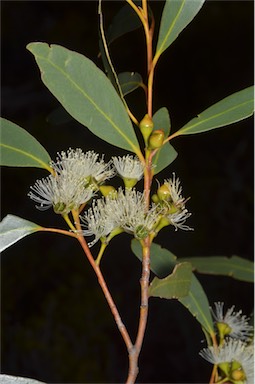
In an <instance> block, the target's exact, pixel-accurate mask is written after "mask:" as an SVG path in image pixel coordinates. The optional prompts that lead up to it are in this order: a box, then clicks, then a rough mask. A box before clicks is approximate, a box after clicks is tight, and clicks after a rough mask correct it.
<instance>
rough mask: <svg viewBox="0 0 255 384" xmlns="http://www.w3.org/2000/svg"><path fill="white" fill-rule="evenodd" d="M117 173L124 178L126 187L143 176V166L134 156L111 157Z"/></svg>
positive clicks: (131, 185) (132, 184)
mask: <svg viewBox="0 0 255 384" xmlns="http://www.w3.org/2000/svg"><path fill="white" fill-rule="evenodd" d="M112 161H113V164H114V166H115V168H116V170H117V172H118V174H119V175H120V176H121V177H122V178H123V179H124V182H125V186H126V187H131V188H132V187H133V186H134V185H135V184H136V183H137V181H139V180H141V178H142V177H143V171H144V166H143V164H142V163H141V161H140V160H139V159H138V157H136V156H132V155H126V156H123V157H120V156H119V157H115V156H114V157H112Z"/></svg>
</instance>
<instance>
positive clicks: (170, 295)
mask: <svg viewBox="0 0 255 384" xmlns="http://www.w3.org/2000/svg"><path fill="white" fill-rule="evenodd" d="M191 277H192V268H191V264H190V263H186V262H185V263H181V264H178V265H176V266H175V267H174V270H173V272H172V273H171V275H169V276H167V277H165V278H164V279H159V278H157V277H155V278H154V279H153V280H152V283H151V285H150V287H149V295H150V296H153V297H160V298H162V299H179V298H181V297H185V296H187V295H188V293H189V289H190V284H191Z"/></svg>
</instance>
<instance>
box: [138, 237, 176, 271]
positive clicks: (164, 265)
mask: <svg viewBox="0 0 255 384" xmlns="http://www.w3.org/2000/svg"><path fill="white" fill-rule="evenodd" d="M131 249H132V252H133V253H134V254H135V256H136V257H138V259H139V260H140V261H142V257H143V256H142V246H141V244H140V242H139V241H138V240H136V239H133V240H132V241H131ZM175 264H176V256H174V254H173V253H171V252H170V251H168V250H167V249H165V248H162V247H161V246H160V245H158V244H155V243H152V244H151V262H150V269H151V270H152V272H154V273H155V274H156V275H157V276H158V277H160V278H163V277H166V276H167V275H169V273H170V272H171V271H172V270H173V269H174V267H175Z"/></svg>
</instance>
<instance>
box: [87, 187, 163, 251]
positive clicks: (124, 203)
mask: <svg viewBox="0 0 255 384" xmlns="http://www.w3.org/2000/svg"><path fill="white" fill-rule="evenodd" d="M159 218H160V213H159V211H158V207H157V206H155V205H153V206H152V207H151V208H150V209H149V210H148V209H147V207H146V202H145V198H144V194H143V193H141V192H137V191H136V190H135V189H129V188H126V189H125V192H124V191H123V190H122V189H121V188H119V190H118V192H117V194H116V195H111V194H109V195H107V196H106V197H105V198H102V199H99V200H97V201H95V202H93V206H92V208H90V209H89V210H88V212H87V213H85V215H84V217H83V218H81V219H82V221H83V222H85V224H86V227H87V229H86V230H85V231H83V233H84V235H94V236H95V240H94V241H93V244H94V243H95V242H96V241H97V240H98V239H100V238H104V237H106V236H108V235H109V234H110V233H111V232H112V231H113V230H114V229H117V228H119V229H122V230H124V231H125V232H127V233H131V234H134V236H135V237H136V238H138V239H143V238H145V237H147V236H148V235H149V233H151V232H152V231H153V230H154V228H155V227H156V224H157V223H158V220H159ZM93 244H92V245H93Z"/></svg>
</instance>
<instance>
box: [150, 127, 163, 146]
mask: <svg viewBox="0 0 255 384" xmlns="http://www.w3.org/2000/svg"><path fill="white" fill-rule="evenodd" d="M164 139H165V133H164V131H163V130H162V129H156V130H155V131H153V132H152V134H151V135H150V137H149V148H150V149H156V148H160V147H162V145H163V142H164Z"/></svg>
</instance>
